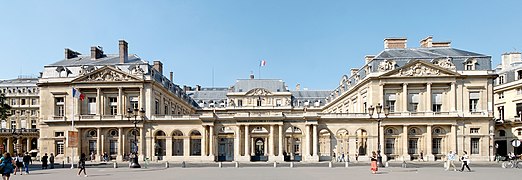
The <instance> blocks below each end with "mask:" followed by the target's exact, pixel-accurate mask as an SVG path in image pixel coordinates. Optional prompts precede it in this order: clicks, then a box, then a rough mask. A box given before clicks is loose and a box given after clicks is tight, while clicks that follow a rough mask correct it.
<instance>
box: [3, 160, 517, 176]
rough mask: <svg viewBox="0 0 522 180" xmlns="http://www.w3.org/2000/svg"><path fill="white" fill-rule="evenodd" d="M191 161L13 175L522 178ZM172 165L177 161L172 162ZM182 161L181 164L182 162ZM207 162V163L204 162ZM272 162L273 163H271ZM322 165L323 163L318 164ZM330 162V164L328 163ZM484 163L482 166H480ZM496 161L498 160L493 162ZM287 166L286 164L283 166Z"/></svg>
mask: <svg viewBox="0 0 522 180" xmlns="http://www.w3.org/2000/svg"><path fill="white" fill-rule="evenodd" d="M191 164H194V165H196V164H198V163H189V164H187V165H188V166H187V168H181V167H178V166H171V167H170V168H165V167H161V165H163V166H164V164H162V163H155V164H151V166H149V168H147V169H145V168H142V169H129V168H127V167H122V166H120V167H119V168H110V164H106V165H103V164H102V165H98V166H89V167H87V174H88V177H83V176H77V175H76V173H77V172H78V169H70V168H58V169H48V170H40V169H33V171H31V172H30V174H29V175H25V174H24V175H16V176H15V175H12V179H13V180H24V179H35V178H42V179H53V180H62V179H63V180H71V179H129V180H130V179H140V180H141V179H144V180H147V179H154V180H161V179H169V180H172V179H227V180H235V179H241V180H243V179H248V180H257V179H270V180H273V179H282V180H283V179H284V180H292V179H299V180H301V179H303V180H304V179H315V180H323V179H352V178H357V179H359V178H364V179H365V180H367V179H380V180H383V179H382V178H387V180H389V179H390V178H391V179H401V180H409V179H412V180H419V179H420V180H429V179H437V180H440V179H444V180H451V179H459V180H460V179H474V180H479V179H499V177H501V178H502V179H520V176H521V175H522V169H503V168H500V166H491V167H486V165H484V164H476V165H477V166H473V164H471V168H472V170H473V171H472V172H458V171H457V172H456V171H444V169H443V168H442V167H436V166H435V167H433V166H425V165H436V163H430V164H428V163H425V164H422V163H421V164H420V165H419V164H417V166H418V167H415V166H410V167H409V168H400V166H399V167H394V166H392V167H388V168H381V169H380V171H379V172H378V174H371V173H370V170H369V166H367V165H364V164H363V163H361V164H356V165H352V166H349V167H348V168H345V167H344V166H341V165H342V163H334V166H333V168H329V167H328V163H317V164H316V163H314V164H308V163H301V164H300V163H296V164H294V168H290V167H289V166H286V165H289V163H288V164H287V163H281V164H279V165H280V167H277V168H274V167H273V163H247V164H245V163H244V164H243V165H241V164H240V167H239V168H235V163H224V164H223V168H219V167H217V166H214V167H208V166H206V165H216V164H217V163H216V164H211V163H208V164H204V163H199V164H198V165H200V166H192V167H189V166H190V165H191ZM171 165H176V163H172V164H171ZM179 165H181V164H179ZM204 165H205V166H204ZM268 165H272V166H268ZM317 165H321V166H317ZM324 165H326V166H324ZM478 165H480V166H478ZM492 165H495V164H492ZM283 166H284V167H283Z"/></svg>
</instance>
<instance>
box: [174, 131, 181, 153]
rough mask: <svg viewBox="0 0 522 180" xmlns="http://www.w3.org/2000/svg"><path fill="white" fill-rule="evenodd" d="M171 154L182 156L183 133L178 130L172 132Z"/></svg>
mask: <svg viewBox="0 0 522 180" xmlns="http://www.w3.org/2000/svg"><path fill="white" fill-rule="evenodd" d="M172 155H173V156H183V133H182V132H181V131H179V130H175V131H174V132H173V133H172Z"/></svg>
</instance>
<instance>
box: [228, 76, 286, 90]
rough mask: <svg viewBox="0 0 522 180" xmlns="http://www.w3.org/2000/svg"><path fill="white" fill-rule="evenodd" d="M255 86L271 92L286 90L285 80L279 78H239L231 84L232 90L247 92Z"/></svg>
mask: <svg viewBox="0 0 522 180" xmlns="http://www.w3.org/2000/svg"><path fill="white" fill-rule="evenodd" d="M255 88H264V89H267V90H269V91H271V92H288V88H287V87H286V85H285V82H283V80H280V79H239V80H237V81H236V84H234V86H233V89H232V90H233V92H248V91H250V90H252V89H255Z"/></svg>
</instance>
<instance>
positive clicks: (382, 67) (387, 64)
mask: <svg viewBox="0 0 522 180" xmlns="http://www.w3.org/2000/svg"><path fill="white" fill-rule="evenodd" d="M396 64H397V63H396V62H395V61H394V60H384V61H382V62H381V63H379V71H380V72H385V71H389V70H394V69H395V65H396Z"/></svg>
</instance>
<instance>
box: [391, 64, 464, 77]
mask: <svg viewBox="0 0 522 180" xmlns="http://www.w3.org/2000/svg"><path fill="white" fill-rule="evenodd" d="M385 76H388V77H432V76H460V74H459V73H457V72H455V71H451V70H449V69H446V68H443V67H441V66H439V65H435V64H432V63H429V62H425V61H422V60H415V61H412V62H409V63H408V64H405V65H404V66H402V67H399V68H397V69H394V70H392V71H389V72H387V73H384V74H382V75H381V77H385Z"/></svg>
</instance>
